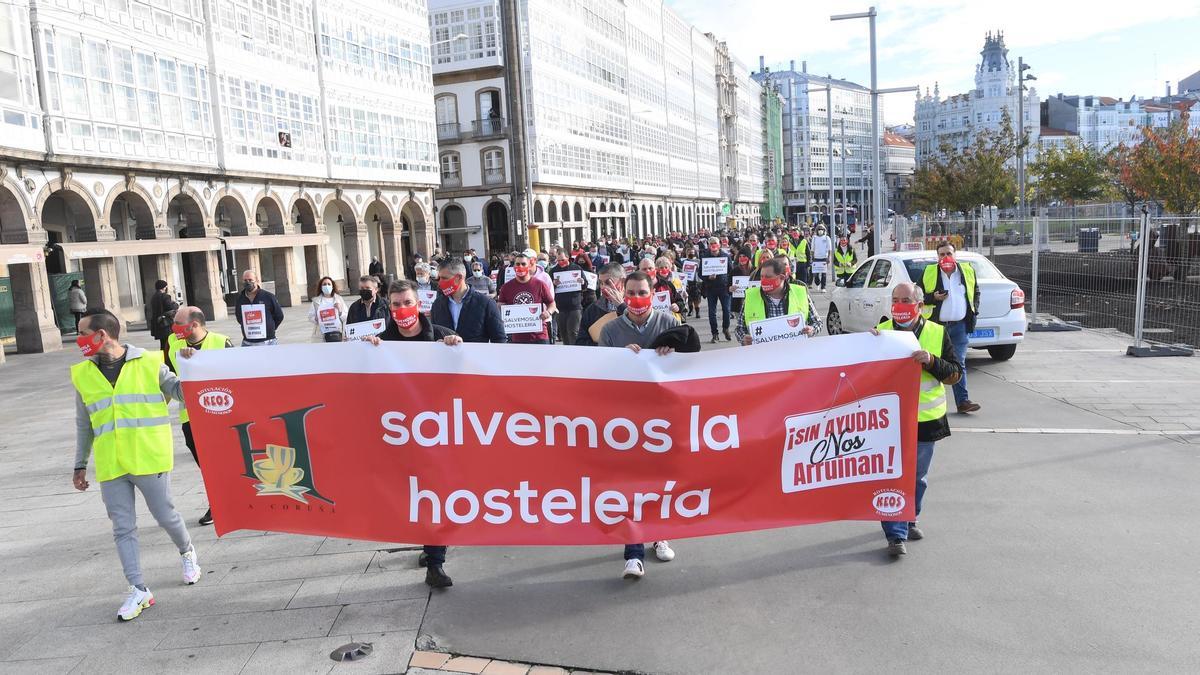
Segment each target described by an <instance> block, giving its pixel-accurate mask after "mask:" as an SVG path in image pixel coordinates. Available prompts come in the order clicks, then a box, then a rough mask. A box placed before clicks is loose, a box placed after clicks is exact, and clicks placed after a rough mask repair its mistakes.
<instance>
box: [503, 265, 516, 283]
mask: <svg viewBox="0 0 1200 675" xmlns="http://www.w3.org/2000/svg"><path fill="white" fill-rule="evenodd" d="M516 278H517V269H516V268H515V267H512V266H509V267H505V268H504V283H506V284H507V283H508V282H510V281H512V280H513V279H516Z"/></svg>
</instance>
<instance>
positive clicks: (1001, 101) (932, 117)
mask: <svg viewBox="0 0 1200 675" xmlns="http://www.w3.org/2000/svg"><path fill="white" fill-rule="evenodd" d="M979 54H980V57H981V59H980V62H979V65H978V66H976V67H975V88H974V89H972V90H971V91H969V92H967V93H965V94H957V95H954V96H950V97H947V98H944V99H943V98H942V97H941V93H940V91H939V89H938V86H937V84H934V87H933V94H932V95H931V94H930V93H929V91H928V89H926V92H925V95H924V96H918V97H917V103H916V113H915V115H916V118H915V122H916V124H915V126H916V146H917V165H918V166H921V165H923V164H924V163H925V162H926V161H928V160H929V159H930V158H932V157H935V156H937V155H938V153H939V149H940V148H941V147H942V145H943V144H949V146H950V147H951V148H953V149H954V150H955V151H961V150H964V149H966V148H967V147H969V146H970V145H971V144H972V143H974V142H975V137H976V136H977V135H978V134H979V133H980V132H982V131H994V130H997V129H999V128H1000V123H1001V120H1002V119H1003V117H1004V111H1005V110H1007V111H1008V114H1009V116H1010V117H1011V118H1012V128H1013V132H1014V133H1016V131H1017V106H1018V105H1020V103H1021V101H1022V99H1021V96H1020V93H1019V92H1018V90H1017V65H1016V64H1015V63H1013V62H1012V61H1009V59H1008V48H1007V47H1005V46H1004V34H1003V33H996V34H995V35H993V34H992V33H988V34H987V37H985V38H984V42H983V50H982V51H980V52H979ZM1024 105H1025V112H1024V115H1025V133H1026V134H1028V145H1027V146H1026V153H1027V156H1026V161H1033V159H1034V157H1036V155H1037V148H1038V134H1039V132H1040V131H1041V126H1042V125H1041V107H1040V106H1039V105H1038V97H1037V89H1036V88H1034V87H1026V91H1025V96H1024ZM1014 161H1015V159H1014Z"/></svg>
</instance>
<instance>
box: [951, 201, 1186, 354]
mask: <svg viewBox="0 0 1200 675" xmlns="http://www.w3.org/2000/svg"><path fill="white" fill-rule="evenodd" d="M1001 222H1004V223H1005V225H1006V229H1007V227H1009V226H1011V227H1012V229H1013V230H1014V231H1016V232H1018V233H1021V234H1020V235H1019V236H1011V237H1010V236H1006V235H1005V233H1004V232H997V233H996V235H994V236H987V235H986V234H985V236H983V237H980V236H978V235H977V234H976V231H972V230H971V229H970V227H969V226H970V225H971V223H965V222H964V223H961V225H963V226H964V227H959V228H956V227H955V225H957V224H956V223H945V225H946V228H945V229H942V230H939V231H938V233H939V238H945V237H947V236H954V235H958V236H961V237H962V240H963V245H964V246H965V248H967V249H968V250H974V251H977V252H980V253H982V254H984V255H987V256H988V257H989V258H990V259H991V260H992V262H993V263H995V265H996V266H997V267H998V268H999V269H1000V271H1001V272H1003V273H1004V275H1005V276H1007V277H1008V278H1010V279H1012V280H1013V281H1015V282H1016V283H1017V284H1019V285H1020V286H1021V288H1022V289H1023V290H1024V291H1025V294H1026V307H1027V308H1028V311H1029V312H1030V314H1031V321H1033V322H1038V321H1046V320H1053V319H1057V320H1060V321H1062V322H1068V323H1078V324H1079V325H1080V326H1083V327H1085V328H1115V329H1117V330H1120V331H1122V332H1124V333H1128V334H1130V335H1132V336H1133V337H1134V344H1135V346H1141V345H1142V343H1143V342H1145V343H1150V344H1156V345H1187V346H1190V347H1193V348H1195V347H1198V346H1200V219H1198V218H1194V217H1192V218H1178V217H1169V216H1168V217H1153V218H1152V217H1150V216H1149V215H1143V216H1141V217H1139V218H1085V217H1078V216H1077V217H1072V218H1033V219H1030V220H1029V221H1024V222H1015V221H1001ZM934 225H937V224H936V223H935V224H934ZM1026 232H1027V233H1028V236H1025V234H1024V233H1026ZM1146 240H1149V246H1147V247H1143V246H1142V242H1143V241H1146ZM976 241H981V244H982V245H977V244H976ZM1034 242H1038V244H1037V245H1035V244H1034Z"/></svg>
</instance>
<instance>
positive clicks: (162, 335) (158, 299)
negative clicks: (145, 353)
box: [149, 279, 179, 352]
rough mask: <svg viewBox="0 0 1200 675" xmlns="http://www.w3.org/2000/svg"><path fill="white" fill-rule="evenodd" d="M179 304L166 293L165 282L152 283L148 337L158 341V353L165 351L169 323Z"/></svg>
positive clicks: (169, 329)
mask: <svg viewBox="0 0 1200 675" xmlns="http://www.w3.org/2000/svg"><path fill="white" fill-rule="evenodd" d="M177 309H179V303H178V302H175V298H172V297H171V294H170V293H168V292H167V282H165V281H163V280H162V279H159V280H158V281H155V282H154V295H152V296H150V312H149V314H150V316H149V319H150V335H152V336H153V337H154V339H155V340H158V349H159V351H163V352H165V351H167V338H168V337H170V336H171V323H172V322H173V321H175V310H177Z"/></svg>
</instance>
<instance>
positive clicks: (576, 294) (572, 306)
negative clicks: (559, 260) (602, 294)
mask: <svg viewBox="0 0 1200 675" xmlns="http://www.w3.org/2000/svg"><path fill="white" fill-rule="evenodd" d="M555 272H580V273H581V275H580V276H582V272H583V268H582V267H580V266H579V265H576V264H575V263H573V262H572V263H570V264H568V265H567V266H566V267H559V266H558V265H554V266H552V267H547V268H546V274H549V275H550V279H552V280H553V279H554V273H555ZM583 286H587V279H583ZM581 295H582V291H571V292H569V293H559V292H558V290H557V289H555V291H554V304H555V306H557V307H558V311H560V312H570V311H578V310H579V309H580V307H582V306H583V305H582V302H583V299H582V297H581Z"/></svg>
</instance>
